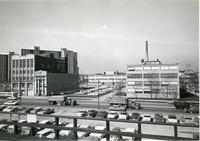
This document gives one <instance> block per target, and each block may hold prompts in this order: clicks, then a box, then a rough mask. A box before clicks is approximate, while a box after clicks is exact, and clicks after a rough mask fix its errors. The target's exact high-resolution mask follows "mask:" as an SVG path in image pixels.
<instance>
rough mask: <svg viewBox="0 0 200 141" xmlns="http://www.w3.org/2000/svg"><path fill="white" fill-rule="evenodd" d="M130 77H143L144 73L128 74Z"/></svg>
mask: <svg viewBox="0 0 200 141" xmlns="http://www.w3.org/2000/svg"><path fill="white" fill-rule="evenodd" d="M127 77H128V78H142V74H140V73H139V74H127Z"/></svg>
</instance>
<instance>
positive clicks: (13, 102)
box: [4, 100, 19, 106]
mask: <svg viewBox="0 0 200 141" xmlns="http://www.w3.org/2000/svg"><path fill="white" fill-rule="evenodd" d="M4 105H11V106H12V105H19V103H18V102H17V101H14V100H10V101H7V102H4Z"/></svg>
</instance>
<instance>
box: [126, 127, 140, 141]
mask: <svg viewBox="0 0 200 141" xmlns="http://www.w3.org/2000/svg"><path fill="white" fill-rule="evenodd" d="M123 132H128V133H136V132H137V130H136V129H135V128H126V129H125V130H124V131H123ZM123 140H125V141H134V140H135V137H129V136H124V137H123Z"/></svg>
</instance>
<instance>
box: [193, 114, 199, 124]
mask: <svg viewBox="0 0 200 141" xmlns="http://www.w3.org/2000/svg"><path fill="white" fill-rule="evenodd" d="M193 122H194V124H196V125H199V116H195V117H193Z"/></svg>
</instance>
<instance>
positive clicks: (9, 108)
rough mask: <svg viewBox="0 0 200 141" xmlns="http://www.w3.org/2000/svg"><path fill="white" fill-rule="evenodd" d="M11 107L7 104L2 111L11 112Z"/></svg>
mask: <svg viewBox="0 0 200 141" xmlns="http://www.w3.org/2000/svg"><path fill="white" fill-rule="evenodd" d="M13 111H14V110H13V108H12V107H11V106H7V107H6V108H5V109H3V112H13Z"/></svg>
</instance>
